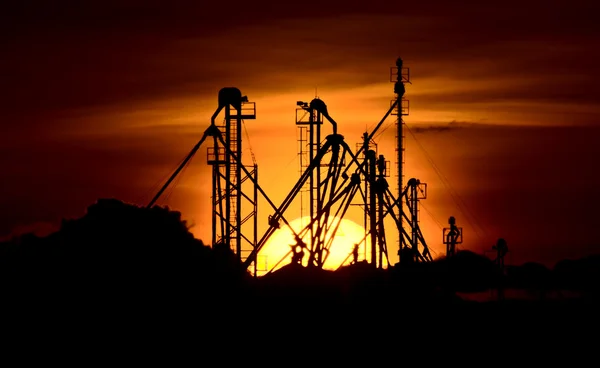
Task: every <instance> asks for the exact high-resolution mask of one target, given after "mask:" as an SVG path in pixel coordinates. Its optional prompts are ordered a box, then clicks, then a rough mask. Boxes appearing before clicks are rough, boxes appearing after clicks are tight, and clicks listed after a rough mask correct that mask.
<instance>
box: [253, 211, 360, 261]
mask: <svg viewBox="0 0 600 368" xmlns="http://www.w3.org/2000/svg"><path fill="white" fill-rule="evenodd" d="M309 221H310V217H302V218H297V219H295V220H293V221H290V227H291V228H292V229H294V231H295V232H296V233H299V232H300V231H301V230H302V229H304V228H305V227H306V226H307V225H308V223H309ZM338 221H339V227H338V229H337V231H336V232H335V236H334V237H333V240H332V241H331V246H330V248H329V253H328V256H327V259H326V260H325V263H324V264H323V268H324V269H328V270H335V269H337V268H338V267H339V266H341V265H342V264H350V263H352V261H353V260H354V257H353V254H352V253H353V250H354V246H355V244H359V247H358V260H362V259H364V250H365V229H364V228H363V227H362V226H360V225H358V224H356V223H355V222H353V221H351V220H347V219H341V220H340V219H338V218H335V219H333V220H332V221H331V220H330V222H331V223H333V224H335V223H337V222H338ZM330 232H331V231H330ZM328 237H329V235H328V236H326V238H325V242H327V241H328V240H329V239H328ZM302 240H303V241H304V242H305V243H306V244H307V245H308V248H310V244H309V242H310V235H309V232H308V231H307V232H306V234H305V235H304V236H303V237H302ZM295 244H296V241H295V240H294V234H293V233H292V231H291V230H290V229H289V228H288V227H287V226H285V225H283V226H282V227H281V228H279V229H277V230H276V231H275V232H274V233H273V235H271V236H270V237H269V240H267V242H266V243H265V245H264V246H263V248H262V249H261V250H260V256H261V257H262V258H263V260H264V264H265V266H266V271H274V270H276V269H278V268H280V267H282V266H285V265H287V264H289V263H290V261H291V259H292V253H291V250H292V246H293V245H295ZM307 261H308V254H306V255H305V256H304V257H303V259H302V264H303V265H306V264H307Z"/></svg>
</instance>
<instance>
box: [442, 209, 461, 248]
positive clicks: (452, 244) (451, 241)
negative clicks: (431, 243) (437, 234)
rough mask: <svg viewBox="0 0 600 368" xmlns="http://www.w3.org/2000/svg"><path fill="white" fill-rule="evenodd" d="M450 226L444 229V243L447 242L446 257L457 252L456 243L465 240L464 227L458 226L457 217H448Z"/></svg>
mask: <svg viewBox="0 0 600 368" xmlns="http://www.w3.org/2000/svg"><path fill="white" fill-rule="evenodd" d="M448 224H450V227H445V228H444V229H443V239H442V240H443V243H444V244H446V257H452V256H453V255H454V254H455V253H456V245H457V244H461V243H462V241H463V230H462V227H457V226H456V219H455V218H454V216H450V218H449V219H448Z"/></svg>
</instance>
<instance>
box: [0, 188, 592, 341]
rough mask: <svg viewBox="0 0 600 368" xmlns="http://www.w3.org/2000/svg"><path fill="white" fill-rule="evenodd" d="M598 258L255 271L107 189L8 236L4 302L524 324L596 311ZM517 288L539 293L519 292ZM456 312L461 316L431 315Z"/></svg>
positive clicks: (291, 318) (166, 214)
mask: <svg viewBox="0 0 600 368" xmlns="http://www.w3.org/2000/svg"><path fill="white" fill-rule="evenodd" d="M599 270H600V257H598V256H590V257H587V258H584V259H580V260H565V261H562V262H559V263H558V264H557V265H556V267H555V268H554V269H547V268H546V267H544V266H543V265H540V264H537V263H533V262H530V263H526V264H523V265H521V266H511V267H507V269H506V273H505V274H502V273H500V272H499V270H498V268H497V267H496V265H495V264H494V263H493V262H492V261H491V260H490V259H488V258H486V257H484V256H482V255H478V254H475V253H473V252H469V251H460V252H457V253H456V254H455V256H453V257H451V258H442V259H439V260H436V261H433V262H428V263H420V264H411V265H398V266H395V267H392V268H390V269H386V270H381V269H376V268H374V267H372V266H371V265H369V264H367V263H365V262H358V263H356V264H352V265H349V266H344V267H341V268H340V269H338V270H336V271H328V270H322V269H318V268H309V267H302V266H299V265H293V264H290V265H287V266H284V267H282V268H281V269H278V270H277V271H274V272H272V273H270V274H268V275H266V276H264V277H260V278H254V277H252V276H251V275H250V274H249V273H248V272H246V271H245V270H244V269H243V267H242V266H241V264H240V262H239V261H238V259H237V257H236V255H235V254H234V253H233V252H232V251H231V250H230V249H229V247H228V246H227V245H224V244H217V245H213V246H208V245H206V244H204V243H203V242H202V241H201V240H198V239H195V238H194V237H193V235H192V234H191V233H190V231H189V229H188V227H187V225H186V223H185V221H183V220H182V218H181V214H180V213H179V212H177V211H172V210H170V209H168V208H163V207H158V206H155V207H152V208H144V207H138V206H135V205H132V204H127V203H123V202H121V201H118V200H115V199H101V200H99V201H98V202H97V203H95V204H93V205H91V206H90V207H89V208H88V209H87V212H86V214H85V215H84V216H83V217H81V218H79V219H66V220H64V221H63V222H62V225H61V227H60V230H59V231H57V232H55V233H53V234H51V235H49V236H46V237H37V236H35V235H32V234H27V235H23V236H20V237H18V238H15V239H13V240H11V241H8V242H5V243H0V276H1V279H0V287H1V290H2V296H3V304H2V306H3V308H4V309H5V312H6V313H11V314H12V315H17V314H22V313H25V315H28V316H29V318H30V319H31V316H35V318H38V319H43V320H57V318H58V319H60V320H61V321H62V322H63V323H66V322H65V321H71V323H84V325H86V326H88V327H90V326H92V325H93V326H95V327H98V326H99V325H103V324H107V325H112V324H114V323H123V321H137V322H138V323H142V324H144V323H146V322H147V321H148V320H152V321H153V322H152V323H158V324H161V323H162V324H168V325H172V324H173V323H175V324H176V325H178V326H180V325H186V324H193V325H194V326H198V324H201V325H203V324H208V325H210V324H214V323H221V324H222V323H226V322H227V321H240V320H243V319H245V318H252V320H256V321H257V323H258V321H262V322H260V323H261V326H262V327H261V328H263V329H266V330H268V329H270V328H282V326H292V325H293V326H300V327H302V326H305V327H306V326H307V325H306V324H308V325H310V324H311V323H317V322H315V321H318V323H329V324H334V325H336V326H347V325H353V324H356V323H359V322H358V319H357V318H358V317H357V316H371V317H369V318H370V320H373V321H374V320H383V319H385V320H386V324H385V326H388V327H389V326H392V327H390V328H406V327H408V326H412V325H415V324H421V325H422V324H427V325H430V326H438V325H439V323H441V322H442V324H446V325H447V324H452V325H453V326H455V327H456V326H457V324H459V325H460V326H462V328H465V326H473V328H477V326H479V323H480V320H481V319H482V318H483V319H484V320H485V319H489V318H490V316H494V318H495V321H496V323H504V324H506V326H513V327H515V328H516V327H517V325H518V324H519V323H518V322H517V320H515V319H514V318H512V316H516V315H519V316H521V317H526V318H528V321H529V322H528V323H536V321H537V322H539V323H542V322H543V319H544V318H545V317H542V316H543V315H546V314H552V315H553V318H554V321H555V323H559V322H557V321H558V320H569V321H571V322H572V321H574V320H577V319H582V318H584V316H595V314H596V312H595V310H596V307H597V304H598V303H597V301H598V295H600V292H599V291H600V290H599V288H598V280H600V278H598V272H599ZM499 289H500V290H506V294H505V295H506V297H505V298H504V299H503V300H494V298H492V299H491V300H487V301H480V302H477V301H473V300H470V298H469V296H470V295H472V294H477V293H480V294H481V293H483V294H486V293H492V294H493V293H496V294H497V293H498V290H499ZM509 290H523V291H524V292H526V293H529V294H528V295H529V296H530V297H529V298H528V299H527V300H518V299H514V298H511V297H510V296H509V293H508V291H509ZM567 291H568V292H569V293H571V294H574V295H575V297H573V296H567V295H566V294H567ZM488 299H489V298H488ZM574 311H576V313H575V312H574ZM587 312H589V313H587ZM448 313H450V314H451V315H452V316H453V317H452V318H447V319H444V318H442V321H440V318H434V317H432V316H440V314H448ZM384 316H388V317H385V318H384ZM389 316H392V317H389ZM417 316H421V317H417ZM567 316H568V317H567ZM276 317H277V318H276ZM365 318H366V317H365ZM595 318H596V319H595V320H597V317H595ZM281 319H283V320H284V321H286V322H280V320H281ZM360 320H364V318H362V319H360ZM75 321H77V322H75ZM117 321H120V322H117ZM144 321H145V322H144ZM571 322H570V323H571ZM127 323H129V322H127ZM588 323H589V320H588ZM390 324H391V325H390ZM375 325H379V324H375ZM375 325H373V324H369V326H371V327H373V326H375ZM381 326H383V325H381ZM402 326H404V327H402ZM388 327H386V329H387V328H388ZM90 328H91V327H90Z"/></svg>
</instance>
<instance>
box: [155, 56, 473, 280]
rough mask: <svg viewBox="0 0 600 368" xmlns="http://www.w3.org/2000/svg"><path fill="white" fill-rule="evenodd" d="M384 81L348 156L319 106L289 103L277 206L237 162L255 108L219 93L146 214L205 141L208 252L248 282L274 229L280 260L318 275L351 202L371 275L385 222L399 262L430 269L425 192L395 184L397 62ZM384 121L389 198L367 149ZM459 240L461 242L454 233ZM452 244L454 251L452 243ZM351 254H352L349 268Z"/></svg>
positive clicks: (403, 78)
mask: <svg viewBox="0 0 600 368" xmlns="http://www.w3.org/2000/svg"><path fill="white" fill-rule="evenodd" d="M390 75H391V77H390V80H391V81H393V82H394V94H395V98H394V99H393V100H392V101H391V104H390V107H389V109H388V111H387V112H386V114H385V115H384V117H383V118H382V119H381V121H380V122H379V123H378V124H377V125H376V127H375V128H374V129H373V131H371V132H365V133H364V134H363V141H362V142H361V143H360V144H358V145H357V147H356V150H355V152H353V151H352V150H351V149H350V146H349V145H348V144H347V143H346V142H345V141H344V137H343V136H342V135H340V134H339V133H338V124H337V122H336V121H335V120H334V119H333V118H332V117H331V116H330V114H329V112H328V110H327V105H326V104H325V102H324V101H323V100H321V99H319V98H318V97H315V98H314V99H313V100H312V101H310V103H307V102H303V101H297V103H296V105H297V108H296V125H297V126H298V129H299V142H300V160H301V163H300V167H301V175H300V178H299V180H298V181H297V183H296V184H295V185H294V187H293V188H292V189H291V190H290V191H289V193H288V195H287V196H286V198H285V199H284V200H283V202H282V203H281V204H280V205H279V206H276V205H275V204H274V203H273V202H272V201H271V200H270V199H269V197H268V196H267V194H266V193H265V192H264V190H262V188H261V187H260V185H259V183H258V166H257V164H256V162H255V161H254V160H253V163H252V164H251V165H245V164H244V163H243V162H242V136H241V134H240V133H241V131H242V127H243V126H242V124H243V120H245V119H255V118H256V106H255V104H254V103H253V102H249V101H248V98H247V97H246V96H243V95H242V93H241V91H240V90H239V89H237V88H233V87H227V88H223V89H221V90H220V92H219V96H218V108H217V110H216V111H215V113H214V114H213V116H212V118H211V124H210V126H209V127H208V128H207V129H206V131H205V132H204V135H203V137H202V139H201V140H200V141H199V142H198V143H197V144H196V146H194V147H193V149H192V151H191V152H190V153H189V154H188V156H187V157H186V158H185V159H184V161H183V162H182V164H181V165H180V166H179V167H178V168H177V170H176V171H175V172H174V173H173V175H172V176H171V177H170V178H169V180H168V181H167V182H166V183H165V185H164V186H163V187H162V188H161V189H160V191H159V192H158V193H157V194H156V196H155V197H154V198H153V199H152V201H151V202H150V203H149V206H152V205H153V204H154V203H155V202H156V200H157V199H158V198H159V196H160V195H161V194H162V193H163V192H164V190H165V189H166V188H167V186H168V185H170V183H171V182H172V181H173V179H174V178H175V177H176V176H177V175H178V174H179V173H180V171H181V170H182V169H183V167H185V165H187V164H188V163H189V161H190V159H191V158H192V157H193V155H194V154H195V153H196V152H197V150H198V149H199V147H200V146H201V145H202V144H203V143H204V141H205V140H206V139H207V138H208V137H211V138H212V143H213V144H212V146H211V147H208V150H207V151H208V152H207V153H208V155H207V161H208V164H209V165H211V166H212V244H217V243H224V244H228V245H229V246H230V247H231V249H232V250H234V251H235V253H236V254H237V256H238V257H239V259H240V261H242V262H243V264H244V266H245V267H246V269H249V268H250V267H251V266H253V269H254V273H255V275H256V273H257V272H258V271H259V268H261V267H259V266H258V263H259V261H258V256H259V253H260V251H261V249H262V248H263V247H264V245H265V244H266V242H267V241H268V240H269V238H270V237H271V235H273V233H274V232H275V231H276V230H277V229H279V228H280V227H281V223H282V222H283V224H284V225H285V226H287V227H288V228H289V229H290V230H291V232H292V233H293V236H294V238H295V244H292V245H291V250H290V251H289V252H288V254H287V255H286V256H285V257H284V259H291V261H292V262H295V263H299V264H302V265H305V266H309V267H319V268H322V267H323V265H324V263H325V261H326V260H327V257H328V256H329V254H330V250H331V246H332V243H333V240H334V238H335V235H336V232H337V230H338V228H339V225H340V221H336V220H334V219H342V218H343V217H344V215H345V214H346V212H347V211H348V209H349V207H350V206H351V205H352V204H353V203H352V202H353V201H355V200H359V201H360V206H361V207H362V208H364V220H365V230H366V232H365V238H364V239H363V241H362V242H361V243H360V244H362V246H363V249H364V250H365V252H364V253H365V256H364V258H365V260H367V261H369V263H371V264H372V265H373V266H376V267H379V268H383V267H385V266H387V265H391V263H390V260H389V257H388V245H387V244H388V242H387V240H386V231H385V227H384V219H385V218H391V219H392V220H393V223H394V225H395V227H396V229H397V231H398V233H397V234H398V243H399V247H398V256H399V261H400V262H401V263H413V262H427V261H431V260H432V257H431V254H430V252H429V248H428V246H427V243H426V241H425V239H424V237H423V234H422V232H421V229H420V227H419V201H420V200H421V199H424V198H426V196H427V186H426V184H425V183H421V182H420V180H418V179H415V178H411V179H410V180H408V182H407V184H406V186H404V184H403V175H404V168H403V165H404V143H403V139H404V132H403V126H404V122H403V119H402V116H406V115H408V106H409V105H408V100H406V99H405V98H404V93H405V83H410V78H409V70H408V68H406V67H404V66H403V62H402V60H401V59H398V60H397V61H396V66H395V67H392V68H391V71H390ZM222 111H224V115H225V116H224V120H223V123H222V124H217V123H216V119H217V117H218V115H219V114H220V113H221V112H222ZM390 115H396V116H398V118H397V122H396V127H397V132H396V138H397V141H396V153H397V158H396V159H397V162H396V164H397V174H396V175H397V194H396V195H394V194H393V193H392V191H391V190H390V188H389V184H388V182H387V179H386V178H387V177H389V176H390V169H389V166H390V165H389V161H386V159H385V157H384V156H383V155H378V153H377V145H376V144H375V143H374V142H373V136H374V134H375V133H376V132H377V131H378V130H379V129H380V127H381V126H382V124H383V123H384V122H385V120H386V119H387V118H388V117H389V116H390ZM324 120H327V121H328V122H329V123H330V124H331V125H332V128H333V133H332V134H329V135H327V136H326V137H324V139H323V137H322V131H321V128H322V126H323V123H324ZM307 187H308V189H307ZM303 192H308V193H309V208H308V212H309V213H308V216H309V219H310V220H309V222H308V223H307V224H306V225H304V224H303V228H302V229H301V230H300V231H295V230H294V229H293V228H292V227H291V226H290V224H289V222H288V221H287V220H286V218H285V216H284V215H285V213H286V211H287V210H288V208H289V207H290V205H291V203H292V202H294V201H295V199H296V197H298V196H300V197H302V193H303ZM259 195H260V196H262V197H263V198H264V199H265V200H266V201H267V203H268V204H269V206H270V207H271V210H272V211H273V213H272V214H271V215H269V217H268V228H267V229H266V230H265V231H264V233H263V235H262V236H261V237H260V238H259V237H258V228H257V224H258V223H257V215H258V203H259ZM354 204H356V203H354ZM301 211H303V206H301ZM301 215H303V214H301ZM295 217H297V216H294V218H295ZM460 236H461V239H462V231H461V232H460ZM452 244H453V245H452V249H454V245H455V244H457V239H454V240H453V243H452ZM281 246H286V245H284V244H282V245H281ZM358 246H359V245H357V246H356V247H355V250H354V251H353V257H354V261H355V262H356V260H357V258H358V254H357V253H358ZM288 257H289V258H288ZM282 261H283V259H282V260H277V262H276V263H275V264H274V265H273V266H272V267H268V268H269V269H267V267H265V271H269V270H272V269H274V268H275V267H277V266H278V265H279V264H280V263H281V262H282Z"/></svg>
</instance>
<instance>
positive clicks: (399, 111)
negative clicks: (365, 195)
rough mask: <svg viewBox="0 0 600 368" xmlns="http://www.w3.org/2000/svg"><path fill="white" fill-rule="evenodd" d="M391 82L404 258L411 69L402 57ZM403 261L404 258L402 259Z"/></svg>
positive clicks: (400, 247) (399, 236) (399, 234)
mask: <svg viewBox="0 0 600 368" xmlns="http://www.w3.org/2000/svg"><path fill="white" fill-rule="evenodd" d="M390 82H393V83H394V94H395V95H396V98H395V99H394V100H392V103H394V102H396V101H397V103H396V109H394V111H393V112H392V115H396V116H398V120H397V122H396V140H397V142H396V153H397V158H396V159H397V162H396V165H397V167H398V183H397V185H398V188H397V190H398V207H399V208H398V214H399V216H398V218H399V220H400V224H399V226H398V243H399V244H398V249H399V251H398V257H399V258H402V255H401V253H402V252H401V250H402V249H403V247H404V246H403V239H404V238H403V236H402V231H403V228H404V219H403V215H402V214H403V190H404V120H403V119H402V116H406V115H408V100H407V99H405V98H404V92H405V88H404V84H405V83H410V74H409V69H408V68H405V67H404V66H403V62H402V59H401V58H398V59H397V60H396V66H395V67H392V68H391V69H390ZM400 261H402V259H400Z"/></svg>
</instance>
